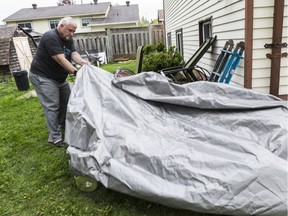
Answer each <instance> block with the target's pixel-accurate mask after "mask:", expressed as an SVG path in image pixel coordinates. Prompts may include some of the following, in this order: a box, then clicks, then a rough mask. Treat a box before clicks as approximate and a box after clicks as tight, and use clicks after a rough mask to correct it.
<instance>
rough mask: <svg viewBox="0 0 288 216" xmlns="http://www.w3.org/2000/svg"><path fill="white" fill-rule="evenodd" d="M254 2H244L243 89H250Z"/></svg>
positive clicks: (249, 0) (252, 0) (251, 0)
mask: <svg viewBox="0 0 288 216" xmlns="http://www.w3.org/2000/svg"><path fill="white" fill-rule="evenodd" d="M253 9H254V0H245V58H244V88H249V89H252V60H253V19H254V11H253Z"/></svg>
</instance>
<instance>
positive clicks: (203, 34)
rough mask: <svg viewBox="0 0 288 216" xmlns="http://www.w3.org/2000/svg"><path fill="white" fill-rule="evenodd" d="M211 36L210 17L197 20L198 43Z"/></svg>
mask: <svg viewBox="0 0 288 216" xmlns="http://www.w3.org/2000/svg"><path fill="white" fill-rule="evenodd" d="M210 36H212V17H210V18H209V19H206V20H203V21H200V22H199V45H201V44H202V43H203V42H204V41H205V40H206V38H208V37H210Z"/></svg>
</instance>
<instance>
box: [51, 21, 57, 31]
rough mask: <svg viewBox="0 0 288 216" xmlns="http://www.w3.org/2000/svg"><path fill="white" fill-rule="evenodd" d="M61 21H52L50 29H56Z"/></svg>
mask: <svg viewBox="0 0 288 216" xmlns="http://www.w3.org/2000/svg"><path fill="white" fill-rule="evenodd" d="M58 23H59V20H50V29H54V28H56V27H57V26H58Z"/></svg>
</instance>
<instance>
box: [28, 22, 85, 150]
mask: <svg viewBox="0 0 288 216" xmlns="http://www.w3.org/2000/svg"><path fill="white" fill-rule="evenodd" d="M76 28H77V25H76V23H75V21H74V20H73V19H72V18H71V17H65V18H63V19H62V20H60V22H59V24H58V26H57V28H56V29H52V30H50V31H47V32H46V33H44V34H43V36H42V37H41V40H40V42H39V45H38V48H37V52H36V54H35V56H34V58H33V61H32V64H31V69H30V73H29V79H30V81H31V83H32V84H33V86H34V88H35V91H36V93H37V96H38V98H39V100H40V102H41V104H42V107H43V109H44V112H45V117H46V123H47V127H48V130H49V138H48V142H50V143H52V144H54V145H55V146H56V147H59V148H61V147H66V144H65V143H63V140H62V133H61V128H64V127H65V119H66V110H67V104H68V100H69V96H70V86H69V83H68V82H67V81H66V78H67V76H68V74H69V73H71V74H73V73H74V74H76V72H77V68H75V67H74V65H73V64H72V63H71V61H73V62H74V63H76V64H79V65H84V64H89V62H88V61H86V60H84V59H82V58H81V56H80V54H79V53H78V52H77V51H76V49H75V46H74V43H73V40H72V37H73V35H74V33H75V31H76Z"/></svg>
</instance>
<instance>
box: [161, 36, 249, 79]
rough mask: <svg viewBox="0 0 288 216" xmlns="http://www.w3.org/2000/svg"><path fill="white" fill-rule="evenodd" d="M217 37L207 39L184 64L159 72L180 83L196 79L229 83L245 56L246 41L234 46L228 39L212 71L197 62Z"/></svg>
mask: <svg viewBox="0 0 288 216" xmlns="http://www.w3.org/2000/svg"><path fill="white" fill-rule="evenodd" d="M216 38H217V37H216V36H215V37H210V38H208V39H206V41H205V42H204V43H203V44H202V45H201V46H200V47H199V49H198V50H197V51H196V52H195V53H194V55H193V56H192V57H191V58H190V59H189V60H188V62H187V63H186V64H185V65H184V66H181V65H180V66H177V67H171V68H164V69H162V70H160V71H159V72H160V73H161V74H162V75H163V76H166V77H169V78H170V79H171V80H172V81H173V82H175V83H178V84H184V83H188V82H195V81H211V82H221V83H227V84H229V83H230V81H231V79H232V76H233V74H234V73H235V70H236V68H237V67H238V65H239V62H240V60H241V59H242V58H243V57H242V56H243V53H244V48H245V43H244V42H243V41H241V42H239V43H237V44H236V47H235V48H234V41H233V40H228V41H227V42H226V43H225V45H224V47H223V48H222V49H221V53H220V54H219V56H218V58H217V60H216V62H215V64H214V66H213V69H212V71H211V72H210V71H208V70H207V69H205V68H202V67H199V66H197V63H198V62H199V60H200V59H201V58H202V56H203V55H204V54H205V53H206V52H207V50H208V49H209V48H210V46H212V45H213V43H214V42H215V41H216ZM233 48H234V50H233Z"/></svg>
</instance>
